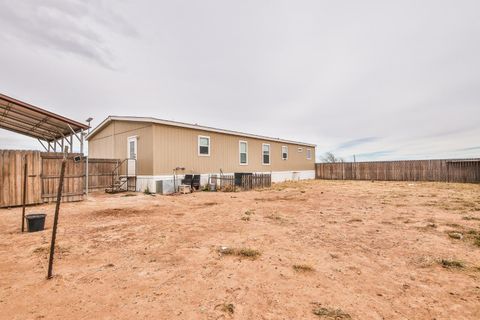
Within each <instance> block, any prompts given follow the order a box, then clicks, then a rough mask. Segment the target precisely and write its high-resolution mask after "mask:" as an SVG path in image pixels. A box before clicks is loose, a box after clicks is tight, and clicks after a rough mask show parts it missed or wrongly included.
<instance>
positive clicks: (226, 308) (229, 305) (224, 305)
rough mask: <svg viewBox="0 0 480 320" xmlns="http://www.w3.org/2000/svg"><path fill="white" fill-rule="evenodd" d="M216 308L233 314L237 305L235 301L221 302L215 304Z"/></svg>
mask: <svg viewBox="0 0 480 320" xmlns="http://www.w3.org/2000/svg"><path fill="white" fill-rule="evenodd" d="M215 309H220V311H222V312H225V313H228V314H229V315H233V313H234V312H235V306H234V305H233V303H221V304H217V305H216V306H215Z"/></svg>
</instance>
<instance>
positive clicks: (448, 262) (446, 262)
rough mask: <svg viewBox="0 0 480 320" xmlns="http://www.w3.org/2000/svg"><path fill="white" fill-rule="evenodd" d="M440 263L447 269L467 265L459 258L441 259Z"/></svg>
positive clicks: (460, 267) (461, 267)
mask: <svg viewBox="0 0 480 320" xmlns="http://www.w3.org/2000/svg"><path fill="white" fill-rule="evenodd" d="M438 263H439V264H440V265H441V266H442V267H444V268H447V269H463V268H464V267H465V264H464V263H463V262H462V261H459V260H449V259H441V260H439V261H438Z"/></svg>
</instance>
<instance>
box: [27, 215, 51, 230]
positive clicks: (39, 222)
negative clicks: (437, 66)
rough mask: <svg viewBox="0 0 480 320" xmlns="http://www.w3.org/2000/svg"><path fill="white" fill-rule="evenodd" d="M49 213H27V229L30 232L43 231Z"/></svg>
mask: <svg viewBox="0 0 480 320" xmlns="http://www.w3.org/2000/svg"><path fill="white" fill-rule="evenodd" d="M46 216H47V215H46V214H43V213H34V214H27V215H26V216H25V219H27V230H28V232H35V231H42V230H43V228H44V227H45V217H46Z"/></svg>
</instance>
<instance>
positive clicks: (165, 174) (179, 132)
mask: <svg viewBox="0 0 480 320" xmlns="http://www.w3.org/2000/svg"><path fill="white" fill-rule="evenodd" d="M87 140H88V154H89V157H90V158H104V159H119V160H123V161H125V160H124V159H126V160H127V163H128V165H127V170H128V171H129V172H128V175H129V176H135V178H136V183H135V188H136V190H137V191H144V190H145V189H146V188H147V187H148V189H149V190H150V191H153V192H155V189H156V181H159V180H169V179H173V175H174V174H179V175H184V174H200V175H201V184H202V185H203V184H206V183H207V182H208V178H209V176H211V175H218V174H220V173H223V174H232V173H236V172H242V173H270V174H271V177H272V181H273V182H280V181H286V180H301V179H314V178H315V145H314V144H310V143H304V142H296V141H290V140H283V139H278V138H271V137H264V136H259V135H255V134H248V133H241V132H236V131H230V130H223V129H217V128H212V127H206V126H200V125H196V124H187V123H181V122H176V121H168V120H161V119H156V118H143V117H119V116H109V117H108V118H106V119H105V120H104V121H103V122H102V123H101V124H100V125H98V126H97V127H96V128H95V129H94V130H92V132H91V133H90V134H89V135H88V136H87Z"/></svg>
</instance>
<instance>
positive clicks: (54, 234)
mask: <svg viewBox="0 0 480 320" xmlns="http://www.w3.org/2000/svg"><path fill="white" fill-rule="evenodd" d="M67 152H68V147H65V153H64V154H63V160H62V167H61V169H60V181H59V182H58V191H57V204H56V206H55V215H54V217H53V230H52V241H51V242H50V257H49V259H48V273H47V279H51V278H52V272H53V256H54V254H55V240H56V238H57V226H58V214H59V212H60V202H61V201H62V190H63V178H64V177H65V165H66V164H67Z"/></svg>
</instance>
